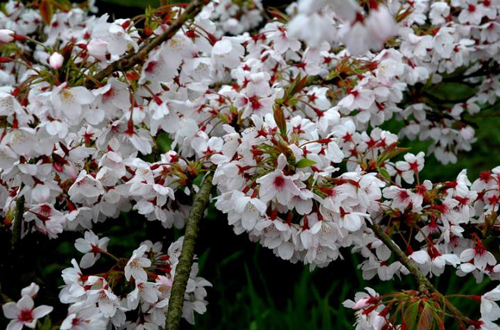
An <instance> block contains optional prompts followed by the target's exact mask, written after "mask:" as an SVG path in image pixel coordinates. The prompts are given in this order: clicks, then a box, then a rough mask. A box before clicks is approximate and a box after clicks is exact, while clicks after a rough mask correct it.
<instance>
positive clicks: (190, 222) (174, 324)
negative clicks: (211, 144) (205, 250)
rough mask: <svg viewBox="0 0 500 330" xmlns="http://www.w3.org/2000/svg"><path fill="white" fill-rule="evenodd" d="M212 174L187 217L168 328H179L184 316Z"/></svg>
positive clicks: (169, 305)
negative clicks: (199, 229)
mask: <svg viewBox="0 0 500 330" xmlns="http://www.w3.org/2000/svg"><path fill="white" fill-rule="evenodd" d="M212 178H213V176H212V174H208V175H207V176H206V177H205V180H204V182H203V184H202V185H201V187H200V190H199V191H198V193H197V194H196V195H195V196H194V201H193V207H192V209H191V211H190V212H189V216H188V217H187V219H186V232H185V234H184V242H183V244H182V251H181V255H180V257H179V263H178V264H177V267H176V269H175V277H174V283H173V286H172V292H171V295H170V302H169V304H168V311H167V321H166V329H167V330H178V329H179V328H180V322H181V317H182V308H183V305H184V294H185V292H186V286H187V282H188V280H189V275H190V273H191V266H192V265H193V258H194V246H195V243H196V238H197V237H198V224H199V222H200V220H201V218H202V217H203V214H204V213H205V209H206V208H207V205H208V200H209V198H210V191H211V190H212Z"/></svg>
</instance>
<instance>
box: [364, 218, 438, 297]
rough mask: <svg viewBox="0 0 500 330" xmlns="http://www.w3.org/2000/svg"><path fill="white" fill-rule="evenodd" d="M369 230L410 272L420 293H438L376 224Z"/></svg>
mask: <svg viewBox="0 0 500 330" xmlns="http://www.w3.org/2000/svg"><path fill="white" fill-rule="evenodd" d="M370 227H371V229H372V230H373V232H374V233H375V235H376V236H377V237H378V238H379V239H380V240H381V241H382V242H383V243H384V244H385V245H386V246H387V247H388V248H389V249H390V250H391V251H392V252H394V254H395V255H396V257H397V258H398V260H399V261H400V262H401V263H402V264H403V265H404V266H405V267H406V268H408V270H409V271H410V273H411V274H412V275H413V276H414V277H415V279H416V280H417V282H418V287H419V290H420V291H425V290H429V291H432V292H436V293H439V292H438V291H437V289H436V288H435V287H434V286H433V285H432V283H431V282H430V281H429V279H428V278H427V277H426V276H425V275H424V274H422V272H421V271H420V269H418V267H417V266H416V265H415V264H414V263H413V261H411V260H410V258H408V257H407V256H406V254H405V253H404V252H403V251H402V250H401V249H400V248H399V246H397V245H396V243H394V242H393V241H392V239H391V238H390V237H389V236H388V235H387V234H386V233H385V232H384V230H383V229H382V228H381V227H380V226H379V225H378V224H376V223H374V224H372V225H371V226H370Z"/></svg>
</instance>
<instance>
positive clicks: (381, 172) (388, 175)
mask: <svg viewBox="0 0 500 330" xmlns="http://www.w3.org/2000/svg"><path fill="white" fill-rule="evenodd" d="M378 172H379V173H380V175H382V176H383V177H384V178H386V179H389V180H390V179H391V175H390V174H389V172H387V170H386V169H385V168H382V167H379V169H378Z"/></svg>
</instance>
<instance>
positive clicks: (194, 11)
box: [86, 0, 210, 88]
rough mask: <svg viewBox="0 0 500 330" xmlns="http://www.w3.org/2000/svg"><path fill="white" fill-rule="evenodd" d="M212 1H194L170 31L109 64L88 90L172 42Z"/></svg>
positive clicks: (93, 79) (90, 84)
mask: <svg viewBox="0 0 500 330" xmlns="http://www.w3.org/2000/svg"><path fill="white" fill-rule="evenodd" d="M209 2H210V0H193V1H191V2H190V3H189V5H188V6H187V7H186V9H184V11H183V12H182V14H181V15H180V16H179V17H178V18H177V19H176V20H175V21H174V22H173V23H172V24H171V25H170V26H169V27H168V29H167V30H166V31H165V32H163V34H161V35H159V36H157V37H156V38H154V39H153V40H152V41H151V42H150V43H148V44H146V45H144V46H142V47H141V48H140V49H139V50H138V51H137V52H136V53H130V54H128V55H126V56H124V57H122V58H121V59H119V60H117V61H114V62H113V63H111V64H109V65H108V66H107V67H106V68H104V69H103V70H102V71H99V72H98V73H97V74H95V75H94V76H93V77H92V80H89V81H87V83H86V85H87V87H88V88H90V87H93V86H95V81H101V80H103V79H104V78H106V77H108V76H109V75H110V74H112V73H113V72H116V71H126V70H128V69H130V68H132V67H134V66H135V65H136V64H139V63H141V62H143V61H144V60H145V59H146V57H147V56H148V54H149V53H150V52H151V51H152V50H153V49H155V48H156V47H158V46H160V45H161V44H162V43H163V42H165V41H168V40H170V39H171V38H172V37H173V36H174V35H175V34H176V33H177V31H179V30H180V28H181V27H182V26H183V25H184V23H186V21H187V20H189V19H191V18H194V17H195V16H196V15H198V14H199V13H200V12H201V10H202V9H203V7H204V6H205V5H207V4H208V3H209Z"/></svg>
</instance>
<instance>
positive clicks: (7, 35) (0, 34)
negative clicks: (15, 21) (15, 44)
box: [0, 29, 15, 42]
mask: <svg viewBox="0 0 500 330" xmlns="http://www.w3.org/2000/svg"><path fill="white" fill-rule="evenodd" d="M14 35H15V33H14V31H12V30H7V29H0V41H1V42H11V41H12V40H14Z"/></svg>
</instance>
